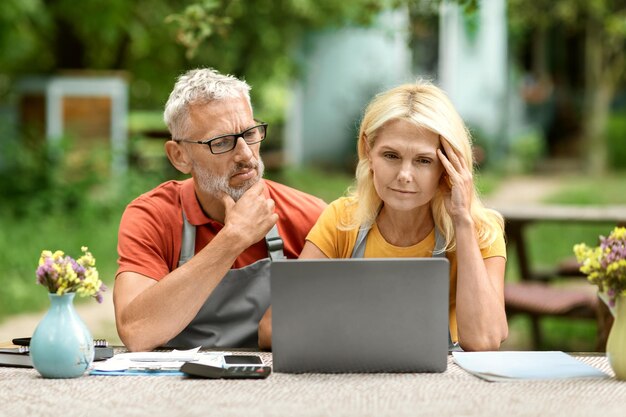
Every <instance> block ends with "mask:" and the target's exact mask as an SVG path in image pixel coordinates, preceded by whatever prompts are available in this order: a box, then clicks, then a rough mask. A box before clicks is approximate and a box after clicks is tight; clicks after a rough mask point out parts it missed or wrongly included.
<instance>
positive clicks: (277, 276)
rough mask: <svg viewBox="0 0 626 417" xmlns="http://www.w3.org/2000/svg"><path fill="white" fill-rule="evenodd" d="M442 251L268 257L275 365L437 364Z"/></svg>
mask: <svg viewBox="0 0 626 417" xmlns="http://www.w3.org/2000/svg"><path fill="white" fill-rule="evenodd" d="M449 270H450V266H449V263H448V260H447V259H445V258H399V259H396V258H386V259H371V258H368V259H315V260H297V261H295V260H280V261H274V262H272V264H271V278H270V280H271V281H270V282H271V303H272V352H273V366H274V371H275V372H290V373H302V372H324V373H335V372H443V371H445V370H446V365H447V355H448V289H449Z"/></svg>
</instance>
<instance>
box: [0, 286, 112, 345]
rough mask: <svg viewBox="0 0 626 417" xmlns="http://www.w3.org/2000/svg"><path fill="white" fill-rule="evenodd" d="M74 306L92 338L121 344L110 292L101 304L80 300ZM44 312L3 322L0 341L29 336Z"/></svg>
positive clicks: (0, 328) (0, 324)
mask: <svg viewBox="0 0 626 417" xmlns="http://www.w3.org/2000/svg"><path fill="white" fill-rule="evenodd" d="M111 287H112V286H111ZM75 306H76V310H77V312H78V315H79V316H80V317H81V318H82V319H83V321H84V322H85V324H86V325H87V328H88V329H89V330H90V331H91V333H92V336H93V337H94V338H96V339H107V340H108V341H109V343H111V344H116V345H121V344H122V343H121V341H120V340H119V337H118V336H117V330H116V329H115V315H114V313H113V297H112V293H111V292H110V291H109V292H106V293H105V294H104V300H103V302H102V304H98V303H97V302H96V301H95V300H82V301H81V302H75ZM46 311H47V310H44V311H42V312H39V313H28V314H18V315H15V316H12V317H10V318H9V319H7V320H5V321H3V322H2V323H0V341H9V340H11V339H13V338H15V337H28V336H31V335H32V334H33V332H34V331H35V328H36V327H37V324H38V323H39V322H40V321H41V319H42V318H43V316H44V315H45V313H46Z"/></svg>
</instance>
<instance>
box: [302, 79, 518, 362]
mask: <svg viewBox="0 0 626 417" xmlns="http://www.w3.org/2000/svg"><path fill="white" fill-rule="evenodd" d="M358 154H359V163H358V166H357V170H356V186H355V187H354V189H353V190H352V192H351V193H350V194H349V196H347V197H342V198H340V199H338V200H336V201H334V202H333V203H331V204H330V205H329V206H328V207H327V208H326V210H325V211H324V212H323V213H322V215H321V216H320V218H319V219H318V221H317V223H316V225H315V226H314V227H313V229H311V231H310V233H309V235H308V236H307V242H306V244H305V246H304V249H303V250H302V253H301V255H300V258H350V257H366V258H374V257H376V258H381V257H396V258H397V257H429V256H437V254H443V253H445V256H446V257H447V258H448V260H449V261H450V335H451V337H452V340H453V341H454V342H458V343H459V344H460V346H461V347H462V348H463V349H464V350H472V351H477V350H496V349H498V348H499V346H500V343H501V342H502V341H503V340H504V339H505V338H506V337H507V334H508V327H507V321H506V314H505V312H504V295H503V287H504V270H505V264H506V248H505V243H504V237H503V220H502V216H500V214H498V213H497V212H495V211H493V210H490V209H487V208H485V207H484V206H483V205H482V203H481V202H480V200H479V198H478V196H477V193H476V189H475V186H474V181H473V176H472V168H473V157H472V147H471V142H470V135H469V132H468V131H467V128H466V127H465V125H464V123H463V121H462V120H461V117H460V116H459V114H458V113H457V111H456V110H455V108H454V107H453V105H452V103H451V102H450V101H449V99H448V98H447V97H446V95H445V94H444V93H443V92H442V91H441V90H440V89H439V88H437V87H435V86H434V85H431V84H426V83H417V84H406V85H402V86H399V87H396V88H393V89H391V90H389V91H387V92H384V93H382V94H379V95H378V96H376V97H375V98H374V99H373V101H372V102H371V103H370V104H369V106H368V107H367V109H366V111H365V115H364V117H363V121H362V123H361V129H360V132H359V139H358ZM436 237H439V239H436ZM436 240H438V241H439V242H441V243H440V244H439V245H438V246H440V247H437V248H435V242H436Z"/></svg>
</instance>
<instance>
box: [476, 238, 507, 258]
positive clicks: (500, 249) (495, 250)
mask: <svg viewBox="0 0 626 417" xmlns="http://www.w3.org/2000/svg"><path fill="white" fill-rule="evenodd" d="M480 252H481V253H482V255H483V259H487V258H492V257H494V256H501V257H503V258H506V243H505V242H504V234H503V233H502V232H500V233H498V237H497V238H496V240H495V241H494V242H493V243H492V244H491V245H490V246H487V247H486V248H483V249H481V250H480Z"/></svg>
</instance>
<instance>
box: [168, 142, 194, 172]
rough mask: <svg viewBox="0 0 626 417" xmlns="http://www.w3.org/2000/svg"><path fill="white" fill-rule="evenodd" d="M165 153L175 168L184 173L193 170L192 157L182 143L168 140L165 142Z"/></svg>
mask: <svg viewBox="0 0 626 417" xmlns="http://www.w3.org/2000/svg"><path fill="white" fill-rule="evenodd" d="M165 153H166V154H167V158H168V159H169V160H170V162H171V163H172V165H174V168H176V169H177V170H179V171H180V172H182V173H183V174H189V173H190V172H191V167H192V163H191V157H190V156H189V154H188V153H187V152H185V150H184V149H183V147H182V145H181V144H180V143H177V142H175V141H173V140H168V141H167V142H165Z"/></svg>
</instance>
